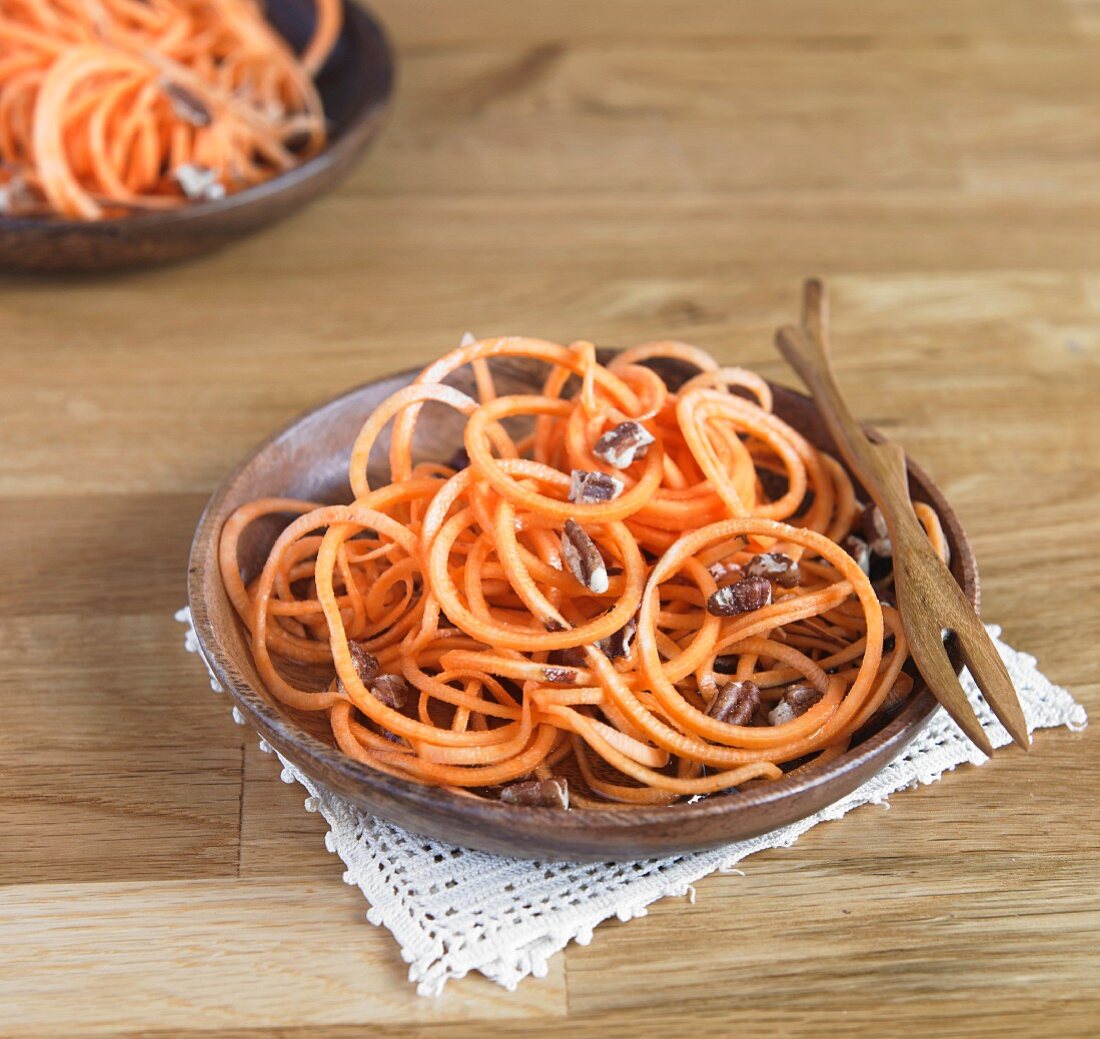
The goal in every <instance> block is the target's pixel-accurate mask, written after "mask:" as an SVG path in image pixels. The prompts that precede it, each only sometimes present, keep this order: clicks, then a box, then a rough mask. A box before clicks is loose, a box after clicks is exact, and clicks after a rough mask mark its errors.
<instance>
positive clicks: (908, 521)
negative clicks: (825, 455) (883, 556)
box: [775, 325, 920, 540]
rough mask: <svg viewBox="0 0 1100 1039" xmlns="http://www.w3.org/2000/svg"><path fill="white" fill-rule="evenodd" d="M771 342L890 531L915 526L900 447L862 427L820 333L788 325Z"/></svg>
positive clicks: (896, 534) (894, 532)
mask: <svg viewBox="0 0 1100 1039" xmlns="http://www.w3.org/2000/svg"><path fill="white" fill-rule="evenodd" d="M775 341H776V345H777V346H778V347H779V351H780V353H782V355H783V356H784V357H785V358H786V359H787V362H788V363H789V364H790V366H791V367H792V368H793V369H794V370H795V371H796V372H798V374H799V376H801V378H802V381H803V382H804V383H805V384H806V386H807V387H808V388H809V390H810V393H811V394H812V395H813V398H814V400H815V401H816V402H817V405H818V408H819V410H820V411H821V415H822V417H823V418H824V419H825V424H826V425H827V426H828V427H829V432H830V433H831V434H832V436H833V440H835V441H836V444H837V447H838V448H839V449H840V452H841V454H843V455H844V458H845V460H846V461H847V462H848V464H849V466H851V468H852V470H853V472H854V473H855V474H856V476H858V477H859V480H860V482H861V483H862V484H863V486H864V488H865V489H866V490H867V493H868V494H871V496H872V497H873V498H874V499H875V500H876V504H877V505H878V507H879V508H880V509H882V514H883V517H884V518H885V520H886V525H887V527H888V528H890V532H891V536H892V537H897V538H898V539H899V540H900V539H901V537H902V536H905V537H907V536H908V535H909V534H910V533H911V532H913V530H914V528H916V529H917V530H919V529H920V524H919V522H918V521H917V518H916V516H915V515H914V513H913V509H912V503H911V501H910V498H909V477H908V473H907V471H906V466H905V452H904V451H903V450H902V448H901V446H900V445H898V444H892V443H884V444H876V443H875V442H873V441H872V440H870V439H868V437H867V434H866V433H864V432H863V427H862V426H861V425H860V423H859V421H858V420H857V419H856V417H855V416H854V415H853V414H852V412H851V410H850V409H849V408H848V403H847V401H845V399H844V397H843V396H842V395H841V392H840V387H839V386H838V385H837V381H836V376H835V375H834V374H833V366H832V364H831V363H830V361H829V353H828V347H827V345H826V343H825V339H824V335H823V334H822V333H820V332H818V333H817V334H812V335H811V334H807V331H806V330H804V329H801V328H796V327H794V326H793V325H791V326H787V327H786V328H781V329H780V330H779V331H778V332H777V333H776V337H775Z"/></svg>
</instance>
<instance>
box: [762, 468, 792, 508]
mask: <svg viewBox="0 0 1100 1039" xmlns="http://www.w3.org/2000/svg"><path fill="white" fill-rule="evenodd" d="M756 478H757V479H758V480H759V481H760V486H761V488H762V489H763V491H764V493H765V494H766V495H767V496H768V501H779V499H780V498H782V497H783V495H784V494H786V493H787V491H788V489H789V488H790V486H791V484H790V481H789V480H788V479H787V474H786V473H777V472H776V471H775V470H774V469H764V468H763V467H761V468H758V469H757V470H756Z"/></svg>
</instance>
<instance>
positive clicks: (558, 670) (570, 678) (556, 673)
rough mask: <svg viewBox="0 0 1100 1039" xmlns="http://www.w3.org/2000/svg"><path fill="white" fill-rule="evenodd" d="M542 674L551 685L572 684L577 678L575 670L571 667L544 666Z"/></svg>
mask: <svg viewBox="0 0 1100 1039" xmlns="http://www.w3.org/2000/svg"><path fill="white" fill-rule="evenodd" d="M542 675H543V677H544V678H545V679H546V681H547V682H551V683H552V684H553V685H572V684H573V683H574V682H575V681H576V680H577V672H576V671H574V670H573V669H572V668H571V667H544V668H543V669H542Z"/></svg>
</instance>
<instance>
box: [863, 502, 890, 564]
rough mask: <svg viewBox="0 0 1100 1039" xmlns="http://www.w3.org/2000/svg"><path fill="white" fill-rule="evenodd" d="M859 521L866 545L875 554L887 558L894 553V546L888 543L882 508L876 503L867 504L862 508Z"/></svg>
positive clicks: (888, 538) (888, 532) (888, 536)
mask: <svg viewBox="0 0 1100 1039" xmlns="http://www.w3.org/2000/svg"><path fill="white" fill-rule="evenodd" d="M859 523H860V527H861V528H862V530H863V536H864V538H865V539H866V541H867V544H868V546H869V547H870V549H871V551H872V552H873V553H874V554H875V555H876V556H882V557H883V558H884V559H888V558H889V557H890V556H892V555H893V554H894V546H893V545H892V544H891V543H890V531H889V530H888V529H887V527H886V517H885V516H883V514H882V509H880V508H879V507H878V506H877V505H868V506H867V508H865V509H864V510H863V515H862V516H860V519H859Z"/></svg>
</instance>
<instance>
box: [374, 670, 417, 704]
mask: <svg viewBox="0 0 1100 1039" xmlns="http://www.w3.org/2000/svg"><path fill="white" fill-rule="evenodd" d="M370 691H371V693H372V695H373V696H374V698H375V699H376V700H378V701H379V702H380V703H384V704H385V705H386V706H387V707H392V708H393V709H394V710H395V711H397V710H400V709H401V708H402V707H404V706H405V698H406V696H407V695H408V692H409V683H408V682H406V681H405V679H404V678H402V677H401V676H400V675H379V676H378V677H377V678H376V679H375V680H374V681H373V682H372V683H371V686H370Z"/></svg>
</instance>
